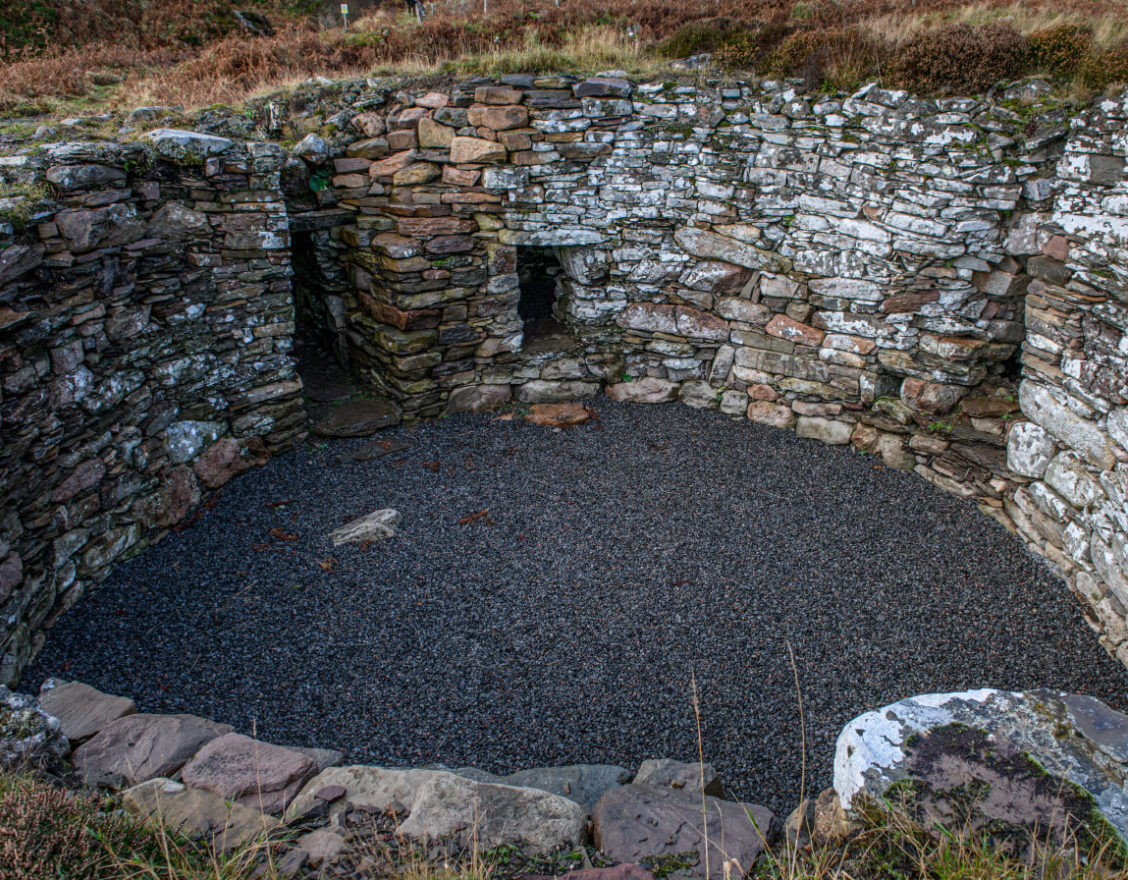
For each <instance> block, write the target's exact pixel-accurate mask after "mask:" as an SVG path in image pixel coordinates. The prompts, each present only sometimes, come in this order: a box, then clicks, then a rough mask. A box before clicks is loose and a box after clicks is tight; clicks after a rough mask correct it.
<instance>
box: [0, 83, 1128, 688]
mask: <svg viewBox="0 0 1128 880" xmlns="http://www.w3.org/2000/svg"><path fill="white" fill-rule="evenodd" d="M1041 94H1042V90H1041V89H1040V88H1039V87H1037V85H1034V86H1031V85H1029V84H1024V85H1019V86H1016V87H1014V88H1013V89H1011V90H1008V91H1006V92H1004V93H1002V94H1000V95H998V96H996V98H995V99H993V100H983V99H967V98H953V99H947V100H938V101H926V100H919V99H916V98H913V97H911V96H909V95H907V94H905V93H903V92H893V91H887V90H883V89H880V88H877V87H873V86H871V87H867V88H865V89H862V90H861V91H859V92H857V93H856V94H853V95H846V94H841V95H836V96H828V95H817V96H813V95H807V94H802V93H800V92H799V91H798V90H797V89H796V88H795V87H793V86H792V85H790V84H787V83H759V84H756V85H755V86H750V85H746V84H732V85H718V86H716V87H708V88H706V87H701V86H697V85H687V84H679V83H653V84H633V83H631V82H628V81H627V80H625V79H623V78H620V77H618V76H615V75H608V76H602V77H595V78H592V79H588V80H583V81H580V80H577V79H575V78H572V77H565V76H549V77H541V78H534V77H532V76H511V77H505V78H503V79H502V80H498V81H495V80H475V81H469V82H464V83H460V84H456V85H451V86H448V87H445V88H442V89H437V90H436V89H426V88H419V89H412V88H401V89H399V90H398V91H397V90H392V89H390V88H388V87H385V86H384V85H383V84H382V83H381V82H380V81H368V82H363V81H361V82H353V83H346V84H343V85H342V86H341V87H340V88H335V89H332V90H328V91H323V92H321V93H318V94H315V95H314V94H311V95H308V96H306V97H305V98H304V99H303V100H304V102H305V107H306V109H305V110H304V111H300V112H298V113H296V114H295V113H294V112H293V111H294V108H295V107H301V106H302V103H303V100H299V99H298V97H294V98H293V99H292V100H291V101H290V102H289V104H288V105H284V104H282V103H281V102H270V103H269V105H268V110H269V113H268V114H267V117H268V122H269V126H268V127H269V128H270V133H271V135H272V136H273V137H276V138H292V140H294V141H299V142H298V143H297V145H296V146H295V147H293V148H292V150H291V151H290V155H286V154H284V153H283V152H282V151H281V150H280V149H279V148H278V147H276V146H271V145H267V144H239V143H234V142H233V141H232V140H228V139H225V138H222V137H217V136H216V135H214V134H213V135H194V134H187V133H175V132H171V133H170V132H163V133H158V134H157V135H156V136H155V137H152V138H149V139H148V141H147V143H148V145H147V146H145V145H132V146H113V145H90V144H86V145H69V146H55V147H52V148H50V149H48V151H47V152H46V153H45V154H44V155H42V156H39V157H31V156H24V157H16V158H9V159H4V160H0V161H2V162H3V163H6V164H4V165H3V167H2V168H0V173H3V174H5V175H6V176H7V177H9V178H12V177H18V176H19V175H21V174H23V175H31V176H33V177H35V176H37V179H45V180H47V181H49V182H50V183H51V185H52V186H53V187H55V188H56V189H57V190H58V193H59V206H58V210H57V211H55V212H52V213H50V214H49V215H48V216H44V217H42V218H38V221H39V222H38V223H37V224H33V226H32V227H31V229H30V230H28V231H25V232H23V233H20V234H15V233H14V232H12V231H9V232H8V233H6V235H7V238H6V239H5V242H6V243H7V244H8V247H6V249H5V250H4V251H3V252H2V253H0V364H2V365H3V366H2V368H0V372H2V376H3V386H2V388H3V397H2V398H0V415H2V416H3V422H2V423H0V431H3V436H4V442H5V448H4V451H3V452H2V453H0V457H2V461H0V464H2V465H3V474H4V476H3V479H4V480H5V481H6V482H5V483H4V485H3V488H4V492H5V499H4V501H5V503H4V507H3V515H4V519H3V520H2V524H3V531H0V550H2V551H3V552H2V553H0V588H2V589H0V597H2V598H0V601H3V602H4V613H5V617H4V626H5V627H6V629H5V632H6V636H5V638H6V639H7V643H6V644H7V646H8V647H7V648H6V651H7V655H6V658H7V659H6V660H5V663H6V666H5V669H6V670H7V671H6V672H5V675H6V677H7V678H8V679H11V678H12V675H13V672H12V671H13V670H17V669H18V668H19V667H20V666H21V665H22V663H23V662H24V661H25V660H26V658H27V657H28V656H29V652H30V651H33V650H34V647H35V638H36V637H37V636H36V635H35V634H36V633H38V632H39V631H40V629H41V628H42V627H43V626H44V625H45V624H48V623H49V622H50V620H51V619H52V618H53V616H55V615H57V614H58V613H59V611H60V610H61V609H63V608H65V607H66V606H67V605H69V604H70V603H71V602H73V601H74V599H75V598H76V597H77V595H78V594H79V593H80V592H81V590H82V585H83V584H84V583H87V582H89V581H90V580H92V579H96V578H97V577H98V576H100V575H101V574H102V573H104V571H105V569H106V566H107V565H108V564H109V563H110V562H111V561H112V560H113V559H116V558H120V557H121V555H123V554H124V553H127V552H131V550H135V549H136V548H137V547H139V546H142V545H143V544H144V542H145V541H147V540H149V537H150V536H151V535H153V534H156V533H158V530H159V529H161V528H167V527H168V526H170V525H172V524H174V523H175V522H177V521H179V520H182V519H183V518H184V517H186V516H189V515H190V512H191V509H192V507H193V505H194V504H195V503H196V502H197V501H198V500H199V497H200V492H201V491H202V490H201V485H202V486H203V489H204V490H206V489H208V488H211V487H212V486H213V485H218V484H219V483H220V482H222V479H221V478H220V477H219V476H210V475H209V473H210V471H211V470H214V469H216V468H217V467H219V465H222V467H220V468H219V469H220V470H222V477H223V478H226V476H229V475H230V474H232V473H234V472H236V471H238V470H240V469H244V468H245V467H246V466H249V462H251V461H257V460H260V459H261V457H262V456H263V455H265V453H266V452H267V451H269V450H270V449H275V448H281V447H284V446H286V445H287V444H288V443H290V442H292V441H293V440H294V439H295V438H296V437H298V436H299V435H300V432H301V430H302V426H303V415H302V412H301V406H300V401H299V398H298V394H299V391H300V385H299V383H298V381H297V379H296V378H295V376H294V373H293V364H292V362H291V359H290V357H289V347H290V344H291V340H292V335H293V330H294V325H293V308H294V296H293V293H292V289H291V287H292V285H291V275H292V274H294V275H296V280H297V282H298V284H299V286H301V287H302V289H303V293H302V295H301V297H302V298H304V301H305V302H306V306H307V307H308V308H307V311H308V313H310V314H312V315H313V316H314V318H315V320H316V322H317V324H318V325H319V328H320V330H321V332H322V335H323V337H325V338H327V339H328V340H329V341H330V343H331V347H332V348H334V349H335V350H336V351H337V353H338V356H339V358H340V359H341V360H342V361H343V362H345V363H347V364H348V365H349V366H350V367H351V368H352V369H353V370H354V372H356V373H357V374H358V375H359V376H360V377H361V378H363V379H365V380H367V381H368V382H370V383H371V384H372V385H374V386H376V387H378V388H380V389H382V390H383V391H384V392H385V393H386V394H387V395H388V396H390V397H391V398H392V399H393V400H394V401H395V403H396V405H397V406H398V407H399V408H400V409H401V410H402V416H403V418H404V419H405V420H406V421H414V420H417V419H420V418H427V417H433V416H437V415H440V414H443V413H456V412H462V411H479V410H484V409H489V408H493V407H496V406H499V405H503V404H506V403H511V402H512V403H516V404H518V405H526V404H533V403H539V402H551V401H563V400H573V399H577V398H582V397H585V396H590V395H594V394H597V393H601V392H606V393H607V394H609V395H611V396H613V397H615V398H618V399H621V400H631V401H640V402H665V401H671V400H680V401H682V402H683V403H686V404H689V405H691V406H695V407H699V408H711V409H719V410H720V411H722V412H724V413H726V414H729V415H732V416H734V417H741V418H749V419H753V420H755V421H758V422H762V423H766V424H769V425H774V426H777V427H782V428H792V429H794V430H795V431H796V432H797V433H798V434H800V435H801V436H804V437H811V438H816V439H819V440H821V441H824V442H828V443H832V444H840V445H847V444H852V445H854V446H855V447H857V448H859V449H861V450H863V451H865V452H867V453H870V454H873V455H874V456H875V457H878V458H880V460H881V461H882V462H883V463H884V464H885V465H886V466H889V467H893V468H898V469H904V470H912V471H914V472H916V473H917V474H919V475H920V476H922V477H923V478H925V479H928V480H930V481H931V482H933V483H934V484H936V485H938V486H940V487H941V488H943V489H945V490H946V491H950V492H955V493H957V494H960V495H962V496H964V497H969V498H974V499H975V500H976V501H977V502H978V503H979V505H980V508H981V509H982V510H983V511H984V513H986V514H988V515H990V516H992V517H994V518H996V519H997V520H999V521H1000V522H1002V523H1003V524H1004V525H1006V526H1007V527H1008V528H1011V529H1013V530H1015V531H1017V532H1019V533H1020V534H1022V535H1023V537H1024V538H1025V539H1026V540H1027V541H1028V542H1030V544H1031V546H1033V547H1034V548H1035V549H1037V550H1039V551H1040V552H1042V553H1044V554H1045V555H1046V556H1047V557H1049V558H1050V559H1051V560H1052V561H1053V562H1054V563H1055V564H1057V565H1058V566H1059V567H1060V568H1061V569H1062V570H1063V572H1064V573H1065V574H1066V576H1067V577H1068V579H1069V581H1070V583H1071V585H1073V586H1074V587H1075V588H1076V589H1077V591H1078V592H1079V594H1080V595H1081V596H1082V597H1083V598H1084V600H1085V602H1086V606H1087V608H1088V609H1089V612H1090V615H1091V618H1092V620H1093V623H1094V626H1096V627H1097V628H1098V630H1099V631H1100V632H1101V633H1102V638H1103V639H1104V640H1105V642H1106V644H1107V646H1108V647H1109V649H1110V650H1113V651H1116V652H1118V654H1119V655H1120V656H1121V659H1122V660H1125V661H1126V662H1128V645H1126V644H1125V639H1126V637H1128V631H1126V628H1125V603H1126V602H1128V563H1126V561H1125V560H1126V554H1128V551H1126V543H1128V539H1126V537H1125V536H1126V535H1128V526H1126V520H1128V506H1126V492H1128V485H1126V483H1125V474H1124V472H1123V469H1124V467H1125V466H1126V465H1125V461H1126V460H1128V453H1126V452H1125V449H1126V448H1128V417H1126V416H1125V412H1126V410H1125V381H1126V378H1125V376H1126V374H1128V367H1126V364H1125V357H1126V355H1128V346H1126V344H1125V342H1124V335H1123V334H1124V331H1125V329H1126V328H1128V318H1126V317H1125V311H1124V309H1125V306H1124V302H1125V299H1126V298H1128V297H1126V294H1125V277H1126V274H1128V271H1126V269H1125V264H1126V261H1125V250H1126V246H1125V238H1126V220H1125V216H1126V211H1128V198H1126V195H1125V182H1124V156H1125V148H1126V144H1125V137H1124V134H1123V132H1124V128H1125V126H1124V123H1125V117H1126V112H1125V108H1126V104H1125V100H1126V99H1125V98H1120V99H1118V100H1115V101H1113V100H1108V101H1103V102H1101V103H1099V104H1097V105H1095V106H1094V107H1092V108H1090V109H1089V110H1087V111H1086V112H1085V113H1084V114H1082V115H1080V116H1079V117H1077V118H1076V119H1074V120H1073V121H1072V127H1071V121H1070V113H1069V112H1067V111H1066V109H1064V108H1062V107H1059V106H1057V105H1055V104H1054V103H1052V102H1050V101H1048V100H1042V99H1041V98H1040V97H1039V96H1040V95H1041ZM1031 100H1033V103H1031ZM310 108H312V109H310ZM288 114H289V115H288ZM206 124H208V123H206V122H205V125H206ZM305 134H308V136H306V137H304V138H302V137H301V136H302V135H305ZM143 143H144V140H143ZM291 231H292V232H293V233H294V237H293V242H292V241H291V237H290V232H291ZM529 249H537V250H536V252H535V254H534V256H533V259H532V260H531V261H530V260H529V255H530V254H533V253H534V252H533V251H531V250H529ZM291 250H293V253H291ZM550 258H551V259H552V260H555V262H556V264H557V266H558V274H557V275H556V276H555V277H556V284H555V299H554V303H553V317H554V318H555V321H556V323H555V324H554V325H552V324H551V322H548V323H547V324H546V322H544V321H538V322H534V321H527V320H526V319H525V318H526V315H525V314H524V313H523V311H522V310H523V308H524V306H523V305H522V295H523V290H522V283H521V278H522V271H524V274H525V275H526V276H528V274H529V272H528V267H529V266H530V265H535V266H537V267H543V266H545V265H546V264H547V262H548V261H550ZM292 265H293V266H294V267H295V268H294V271H293V273H292V270H291V266H292ZM522 267H524V269H523V268H522ZM527 292H528V291H524V293H527ZM546 326H547V327H548V329H547V330H546V329H545V328H546ZM1020 381H1021V384H1020ZM103 400H105V401H106V402H104V403H103V402H102V401H103ZM213 459H214V460H217V461H218V464H216V465H214V466H213V463H212V462H213ZM9 487H12V488H11V489H9Z"/></svg>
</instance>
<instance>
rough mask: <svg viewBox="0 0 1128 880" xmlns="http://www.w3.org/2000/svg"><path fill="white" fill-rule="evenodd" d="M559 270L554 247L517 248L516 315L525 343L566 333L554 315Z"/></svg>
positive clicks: (561, 271) (555, 314)
mask: <svg viewBox="0 0 1128 880" xmlns="http://www.w3.org/2000/svg"><path fill="white" fill-rule="evenodd" d="M562 273H563V269H562V268H561V266H560V261H559V260H558V259H557V257H556V253H555V250H554V248H551V247H536V246H523V247H518V248H517V277H518V278H519V280H520V284H521V298H520V300H519V301H518V303H517V315H518V317H520V318H521V320H522V321H523V322H524V331H525V345H526V346H528V344H529V343H531V342H536V341H538V340H546V339H548V338H551V337H554V336H559V335H561V334H564V333H566V332H567V331H566V329H565V327H564V325H563V324H562V323H561V322H560V321H559V319H558V312H557V309H556V304H557V291H558V283H557V282H558V279H559V278H560V276H561V274H562Z"/></svg>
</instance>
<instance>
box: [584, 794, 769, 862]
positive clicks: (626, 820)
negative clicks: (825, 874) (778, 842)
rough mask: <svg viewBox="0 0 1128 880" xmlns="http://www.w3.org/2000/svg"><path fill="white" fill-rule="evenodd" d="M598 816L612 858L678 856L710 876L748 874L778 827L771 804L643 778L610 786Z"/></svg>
mask: <svg viewBox="0 0 1128 880" xmlns="http://www.w3.org/2000/svg"><path fill="white" fill-rule="evenodd" d="M592 821H593V823H594V835H595V845H596V846H597V847H598V848H599V850H600V851H601V852H602V853H603V854H604V855H605V856H607V857H608V858H610V859H614V860H615V861H617V862H640V861H642V860H644V859H661V860H664V861H665V860H668V859H671V858H675V857H676V859H677V861H678V862H680V863H681V864H682V865H683V866H684V867H685V868H686V869H687V870H688V872H689V873H690V874H691V875H692V876H695V877H705V876H708V877H709V878H710V880H726V878H730V877H741V876H743V875H744V874H747V873H748V871H749V870H750V869H751V868H752V865H753V864H754V863H755V862H756V860H757V859H758V858H759V857H760V856H761V855H762V854H763V852H764V851H765V850H766V849H767V847H768V845H769V844H770V843H771V842H772V838H773V837H774V835H775V831H776V828H775V825H776V821H775V817H774V816H773V815H772V812H771V811H770V810H768V809H767V808H766V807H761V806H756V805H751V806H745V805H743V804H738V803H736V802H735V801H723V800H721V799H720V798H715V797H710V796H708V795H706V796H704V797H702V795H701V793H700V792H690V791H683V790H678V789H676V788H660V787H658V786H654V785H637V784H636V785H624V786H622V787H620V788H613V789H611V790H610V791H608V792H607V794H605V795H604V796H603V797H602V798H601V799H600V801H599V803H598V804H596V805H595V811H594V813H593V814H592ZM706 865H707V866H708V870H706Z"/></svg>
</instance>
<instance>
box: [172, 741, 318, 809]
mask: <svg viewBox="0 0 1128 880" xmlns="http://www.w3.org/2000/svg"><path fill="white" fill-rule="evenodd" d="M316 773H317V765H316V764H315V763H314V762H313V761H312V760H311V759H310V758H309V757H308V756H306V755H303V754H302V753H301V752H298V751H295V750H294V749H287V748H283V747H282V746H275V745H271V744H270V743H264V742H259V741H258V740H255V739H251V737H249V736H243V735H242V734H240V733H228V734H225V735H224V736H220V737H217V738H216V739H213V740H212V741H211V742H209V743H207V744H206V745H204V747H203V748H201V749H200V750H199V751H198V752H197V753H196V755H195V757H194V758H192V760H191V761H189V762H188V763H187V764H186V765H185V767H184V770H183V771H182V772H181V778H182V779H183V780H184V783H185V784H186V785H188V786H189V787H190V788H202V789H204V790H205V791H210V792H213V793H215V794H218V795H219V796H220V797H222V798H224V799H226V800H230V801H236V802H237V803H240V804H243V805H244V806H247V807H254V808H255V809H257V810H261V811H262V812H264V813H281V812H282V811H283V810H285V809H286V807H287V806H289V804H290V801H292V800H293V799H294V797H295V796H296V795H297V793H298V791H299V790H301V787H302V786H303V785H304V784H305V783H306V781H307V780H308V779H309V778H310V777H311V776H313V775H315V774H316Z"/></svg>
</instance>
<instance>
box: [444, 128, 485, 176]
mask: <svg viewBox="0 0 1128 880" xmlns="http://www.w3.org/2000/svg"><path fill="white" fill-rule="evenodd" d="M451 131H453V129H451ZM451 140H453V135H452V136H451ZM447 146H450V144H449V143H448V144H447ZM481 176H482V172H481V171H473V170H470V169H468V168H455V167H454V166H453V165H444V166H443V183H449V184H451V186H473V185H474V184H476V183H477V182H478V178H479V177H481Z"/></svg>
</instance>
